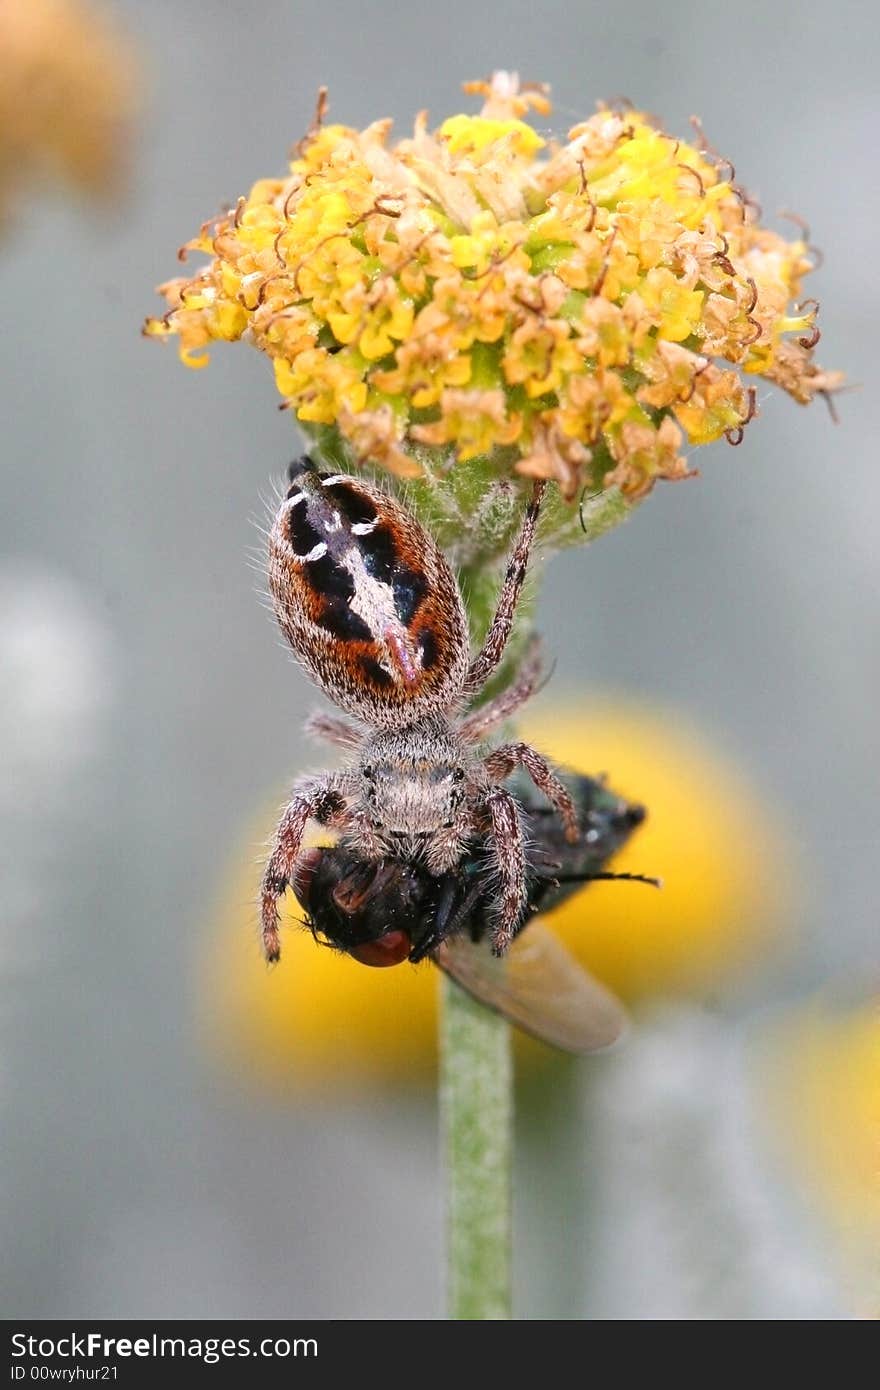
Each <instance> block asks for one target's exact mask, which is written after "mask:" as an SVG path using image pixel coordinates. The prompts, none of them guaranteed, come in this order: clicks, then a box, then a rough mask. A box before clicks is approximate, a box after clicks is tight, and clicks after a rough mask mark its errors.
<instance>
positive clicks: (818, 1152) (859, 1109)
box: [755, 998, 880, 1318]
mask: <svg viewBox="0 0 880 1390" xmlns="http://www.w3.org/2000/svg"><path fill="white" fill-rule="evenodd" d="M756 1063H757V1065H756V1068H755V1071H756V1075H757V1078H758V1083H759V1086H760V1089H761V1090H762V1092H763V1094H764V1096H765V1098H767V1099H768V1100H769V1109H770V1118H771V1124H772V1126H773V1130H774V1131H775V1136H776V1138H777V1140H778V1139H779V1138H780V1137H781V1141H782V1145H783V1147H784V1150H785V1157H786V1160H787V1164H788V1166H789V1168H790V1170H791V1171H792V1172H793V1173H795V1174H797V1173H800V1175H801V1177H802V1179H803V1182H805V1183H806V1185H807V1187H808V1188H809V1191H810V1192H811V1193H812V1195H813V1197H814V1199H818V1201H819V1203H820V1207H821V1211H822V1213H823V1214H824V1216H825V1218H826V1220H827V1221H828V1222H830V1225H831V1227H832V1229H834V1230H835V1231H836V1233H837V1236H838V1239H839V1244H840V1250H841V1254H842V1258H843V1262H844V1264H845V1265H848V1267H849V1269H850V1271H851V1274H852V1283H853V1290H854V1294H855V1297H856V1300H857V1303H858V1306H859V1311H861V1312H862V1313H864V1314H865V1315H866V1316H868V1317H872V1318H876V1317H878V1316H880V1258H878V1249H880V999H877V998H874V999H871V1000H869V1001H868V1002H866V1003H863V1004H861V1005H860V1006H858V1007H850V1008H848V1009H844V1008H841V1007H836V1008H835V1007H834V1006H833V1005H831V1004H830V1003H828V1002H827V1001H822V1000H814V1001H812V1002H811V1003H808V1004H805V1005H801V1006H800V1007H798V1008H797V1009H795V1010H792V1011H791V1012H790V1013H789V1014H788V1016H787V1017H785V1018H784V1019H782V1021H781V1022H778V1023H777V1024H776V1025H775V1026H773V1027H771V1028H770V1029H769V1030H768V1031H767V1033H766V1034H765V1037H764V1039H763V1044H762V1046H761V1047H760V1048H759V1050H758V1052H757V1056H756ZM802 1185H803V1184H802ZM868 1299H873V1302H872V1303H870V1302H867V1300H868Z"/></svg>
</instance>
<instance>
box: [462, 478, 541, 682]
mask: <svg viewBox="0 0 880 1390" xmlns="http://www.w3.org/2000/svg"><path fill="white" fill-rule="evenodd" d="M546 486H547V481H546V479H545V478H536V479H535V485H534V488H533V489H532V500H531V502H530V503H529V506H528V509H527V511H526V514H525V516H524V518H523V523H522V526H521V528H520V533H519V537H518V539H517V542H516V545H515V546H514V548H513V553H512V554H511V556H510V559H509V560H508V562H507V573H506V574H505V576H504V583H503V584H502V586H501V593H500V594H499V596H498V606H497V608H496V609H495V616H494V618H493V619H492V626H491V627H490V628H489V631H488V633H487V635H486V640H485V642H484V643H483V646H482V648H481V650H480V652H479V653H478V654H477V656H475V657H474V659H473V661H472V662H471V664H470V668H469V670H468V673H467V676H466V677H465V682H464V687H463V693H464V694H466V695H467V694H471V695H472V694H473V693H474V691H476V690H480V689H481V688H482V687H483V686H484V685H485V684H486V681H487V680H488V679H489V677H490V676H491V675H492V673H493V671H495V670H496V669H497V667H498V663H499V662H500V660H501V658H502V656H503V655H504V648H505V647H506V646H507V639H508V637H509V636H510V632H511V629H512V627H513V615H514V613H515V612H516V605H517V603H518V602H519V596H520V594H521V592H522V586H523V581H524V580H525V577H526V569H527V568H528V563H529V551H530V550H531V548H532V541H533V540H534V539H535V531H536V529H537V525H538V512H539V511H540V509H541V498H542V497H543V495H544V489H545V488H546Z"/></svg>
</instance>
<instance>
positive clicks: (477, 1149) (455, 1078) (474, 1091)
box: [440, 976, 513, 1321]
mask: <svg viewBox="0 0 880 1390" xmlns="http://www.w3.org/2000/svg"><path fill="white" fill-rule="evenodd" d="M440 1101H441V1123H442V1129H443V1136H444V1148H445V1158H446V1170H447V1176H448V1193H449V1197H448V1201H449V1208H448V1217H447V1219H448V1234H447V1239H448V1266H447V1268H448V1280H449V1316H450V1317H451V1318H456V1319H470V1320H492V1321H500V1320H503V1319H506V1318H509V1317H510V1316H511V1303H510V1288H511V1278H510V1265H511V1221H510V1211H511V1192H512V1188H511V1169H512V1157H513V1062H512V1056H511V1043H510V1027H509V1025H508V1024H507V1023H506V1022H505V1020H504V1019H503V1018H501V1017H500V1016H499V1015H497V1014H494V1013H492V1012H491V1011H490V1010H489V1009H486V1008H485V1007H484V1006H483V1005H482V1004H479V1003H477V1001H476V1000H474V999H472V998H471V997H470V995H468V994H465V992H464V990H462V989H460V988H459V986H458V985H457V984H455V983H454V982H453V981H452V980H450V979H448V978H446V977H445V976H444V978H443V982H442V988H441V1013H440Z"/></svg>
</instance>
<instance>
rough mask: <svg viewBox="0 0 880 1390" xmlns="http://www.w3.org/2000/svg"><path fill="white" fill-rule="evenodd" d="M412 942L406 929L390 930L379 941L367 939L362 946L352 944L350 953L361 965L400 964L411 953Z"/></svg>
mask: <svg viewBox="0 0 880 1390" xmlns="http://www.w3.org/2000/svg"><path fill="white" fill-rule="evenodd" d="M411 946H412V943H411V942H410V939H409V937H408V936H407V934H406V932H405V931H390V932H386V933H385V935H384V936H380V937H379V939H378V940H377V941H365V942H364V944H363V945H362V946H352V948H351V951H350V952H349V954H350V955H352V956H354V958H355V960H359V961H360V963H361V965H375V966H385V965H400V962H401V961H404V960H406V958H407V956H408V955H409V953H410V949H411Z"/></svg>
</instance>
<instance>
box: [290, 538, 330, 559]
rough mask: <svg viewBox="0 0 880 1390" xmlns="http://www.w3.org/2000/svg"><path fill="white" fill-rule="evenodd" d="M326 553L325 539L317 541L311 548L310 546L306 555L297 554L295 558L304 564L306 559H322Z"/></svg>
mask: <svg viewBox="0 0 880 1390" xmlns="http://www.w3.org/2000/svg"><path fill="white" fill-rule="evenodd" d="M326 554H327V542H326V541H318V544H317V545H313V546H312V548H311V550H310V551H309V553H308V555H298V556H297V559H298V560H302V562H303V564H305V563H306V561H308V560H323V558H324V556H325V555H326Z"/></svg>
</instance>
